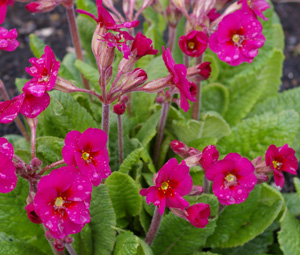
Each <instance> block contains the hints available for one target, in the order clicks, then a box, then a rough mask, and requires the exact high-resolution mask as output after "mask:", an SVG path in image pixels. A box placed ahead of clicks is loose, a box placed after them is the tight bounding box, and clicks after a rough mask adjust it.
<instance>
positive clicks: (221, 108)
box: [201, 83, 229, 115]
mask: <svg viewBox="0 0 300 255" xmlns="http://www.w3.org/2000/svg"><path fill="white" fill-rule="evenodd" d="M201 97H202V102H201V111H204V112H207V111H215V112H218V113H220V114H221V115H223V114H224V113H225V112H226V111H227V109H228V105H229V91H228V89H227V87H225V86H224V85H222V84H220V83H210V84H208V85H205V86H203V87H202V95H201Z"/></svg>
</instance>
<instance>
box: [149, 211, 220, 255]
mask: <svg viewBox="0 0 300 255" xmlns="http://www.w3.org/2000/svg"><path fill="white" fill-rule="evenodd" d="M215 226H216V219H213V220H210V222H209V223H208V224H207V225H206V227H205V228H202V229H201V228H196V227H194V226H193V225H192V224H190V223H189V222H187V221H185V220H184V219H182V218H180V217H177V216H175V215H174V214H172V213H169V214H168V215H166V216H164V217H163V219H162V221H161V225H160V227H159V230H158V233H157V235H156V238H155V240H154V242H153V245H152V250H153V253H154V254H155V255H185V254H190V253H192V252H195V251H197V250H198V249H199V248H200V247H203V246H204V245H205V242H206V239H207V237H208V236H210V235H211V234H212V233H213V231H214V229H215Z"/></svg>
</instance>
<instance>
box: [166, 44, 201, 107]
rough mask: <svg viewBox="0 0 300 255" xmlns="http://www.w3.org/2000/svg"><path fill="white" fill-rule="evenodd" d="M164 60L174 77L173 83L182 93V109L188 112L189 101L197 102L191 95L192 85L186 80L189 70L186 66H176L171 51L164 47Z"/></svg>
mask: <svg viewBox="0 0 300 255" xmlns="http://www.w3.org/2000/svg"><path fill="white" fill-rule="evenodd" d="M162 57H163V60H164V62H165V65H166V67H167V68H168V70H169V72H170V74H171V75H172V82H173V84H174V85H175V86H176V87H177V88H178V90H179V93H180V107H181V109H182V110H184V111H185V112H187V111H188V110H189V108H190V104H189V102H188V100H190V101H192V102H195V101H196V99H195V97H194V96H192V94H191V90H190V88H191V84H190V83H189V81H188V80H187V79H186V75H187V70H186V67H185V65H183V64H176V63H175V61H174V59H173V57H172V55H171V52H170V50H169V49H168V48H167V50H165V48H164V47H163V54H162Z"/></svg>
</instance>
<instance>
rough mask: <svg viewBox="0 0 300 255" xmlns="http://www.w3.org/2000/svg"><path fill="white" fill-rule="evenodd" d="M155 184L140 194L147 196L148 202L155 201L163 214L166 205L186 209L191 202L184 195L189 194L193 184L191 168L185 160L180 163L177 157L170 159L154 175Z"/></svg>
mask: <svg viewBox="0 0 300 255" xmlns="http://www.w3.org/2000/svg"><path fill="white" fill-rule="evenodd" d="M153 183H154V186H151V187H149V188H148V189H141V190H140V194H141V195H142V196H146V201H147V203H148V204H150V203H153V204H154V205H155V206H157V207H158V208H159V213H160V214H161V215H162V214H163V213H164V211H165V207H172V208H180V209H184V208H186V207H187V206H189V203H188V202H187V201H186V200H185V199H184V198H183V197H182V196H185V195H187V194H188V193H189V192H190V191H191V190H192V186H193V180H192V177H191V176H190V174H189V168H188V167H187V166H186V165H185V163H184V161H182V163H181V164H180V165H178V162H177V160H176V159H175V158H172V159H170V160H169V161H168V162H167V163H166V164H164V166H163V167H162V168H161V169H160V170H159V171H158V172H157V174H155V175H154V176H153Z"/></svg>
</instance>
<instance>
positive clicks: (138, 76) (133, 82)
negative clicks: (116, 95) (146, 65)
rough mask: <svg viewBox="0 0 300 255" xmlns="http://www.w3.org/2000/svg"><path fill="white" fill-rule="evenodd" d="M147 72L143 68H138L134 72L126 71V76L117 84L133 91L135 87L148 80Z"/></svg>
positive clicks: (123, 88)
mask: <svg viewBox="0 0 300 255" xmlns="http://www.w3.org/2000/svg"><path fill="white" fill-rule="evenodd" d="M147 78H148V77H147V73H146V72H145V71H144V70H143V69H141V68H136V69H134V70H133V71H132V72H129V73H126V74H125V75H124V78H123V79H121V80H120V82H119V84H120V83H121V84H120V85H117V86H120V88H121V89H122V90H125V91H126V92H127V91H132V90H133V89H134V88H136V87H138V86H140V85H142V84H143V83H144V82H145V81H146V80H147Z"/></svg>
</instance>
